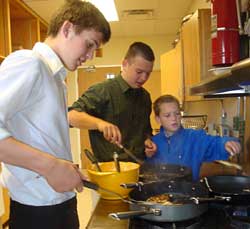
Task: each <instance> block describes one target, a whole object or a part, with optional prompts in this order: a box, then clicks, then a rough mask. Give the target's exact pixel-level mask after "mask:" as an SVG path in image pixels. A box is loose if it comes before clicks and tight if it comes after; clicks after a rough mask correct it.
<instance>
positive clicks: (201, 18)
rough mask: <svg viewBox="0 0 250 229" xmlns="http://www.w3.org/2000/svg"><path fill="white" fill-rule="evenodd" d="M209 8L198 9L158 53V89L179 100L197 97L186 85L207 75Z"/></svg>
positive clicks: (209, 47) (209, 42) (195, 82)
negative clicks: (174, 39)
mask: <svg viewBox="0 0 250 229" xmlns="http://www.w3.org/2000/svg"><path fill="white" fill-rule="evenodd" d="M210 21H211V12H210V9H198V10H197V11H196V12H195V13H194V14H193V15H192V16H191V18H190V19H189V20H188V21H186V22H184V23H183V25H182V27H181V32H180V41H179V42H178V44H177V45H176V47H175V48H174V49H172V50H170V51H169V52H167V53H165V54H163V55H162V56H161V83H162V85H161V93H162V94H172V95H174V96H176V97H177V98H178V99H179V100H180V102H182V101H194V100H201V99H202V97H201V96H190V93H189V88H190V87H192V86H193V85H195V84H198V83H199V82H200V81H201V80H202V79H205V78H206V77H207V76H208V70H209V69H210V68H211V66H212V61H211V38H210V37H211V33H210V28H211V22H210Z"/></svg>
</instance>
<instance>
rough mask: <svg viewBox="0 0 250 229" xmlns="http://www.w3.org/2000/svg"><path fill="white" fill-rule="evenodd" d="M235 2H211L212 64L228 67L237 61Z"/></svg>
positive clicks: (237, 44) (227, 0) (237, 37)
mask: <svg viewBox="0 0 250 229" xmlns="http://www.w3.org/2000/svg"><path fill="white" fill-rule="evenodd" d="M236 1H237V0H212V1H211V2H212V23H211V27H212V28H211V30H212V31H211V35H212V64H213V65H214V66H230V65H232V64H234V63H235V62H237V61H239V52H240V51H239V42H240V41H239V39H240V38H239V31H238V19H237V8H236Z"/></svg>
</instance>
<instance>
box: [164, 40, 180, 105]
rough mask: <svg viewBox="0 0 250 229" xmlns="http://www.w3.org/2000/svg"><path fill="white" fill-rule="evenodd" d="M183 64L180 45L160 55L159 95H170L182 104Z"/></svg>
mask: <svg viewBox="0 0 250 229" xmlns="http://www.w3.org/2000/svg"><path fill="white" fill-rule="evenodd" d="M182 66H183V64H182V49H181V43H180V42H178V44H177V45H176V47H175V48H174V49H172V50H170V51H168V52H167V53H165V54H163V55H161V94H170V95H173V96H175V97H176V98H178V99H179V101H180V103H182V102H183V67H182Z"/></svg>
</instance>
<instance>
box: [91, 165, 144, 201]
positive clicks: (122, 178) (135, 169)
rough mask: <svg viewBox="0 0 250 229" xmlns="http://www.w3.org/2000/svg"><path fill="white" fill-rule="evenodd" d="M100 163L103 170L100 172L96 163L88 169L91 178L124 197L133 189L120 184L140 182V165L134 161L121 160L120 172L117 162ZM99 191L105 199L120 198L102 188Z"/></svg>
mask: <svg viewBox="0 0 250 229" xmlns="http://www.w3.org/2000/svg"><path fill="white" fill-rule="evenodd" d="M99 165H100V167H101V170H102V172H98V171H97V170H96V167H95V165H91V166H90V168H89V169H87V171H88V176H89V178H90V180H91V181H92V182H94V183H96V184H98V185H99V186H100V187H102V188H105V189H108V190H110V191H114V192H116V193H119V194H120V195H121V196H122V197H124V198H126V197H127V196H128V193H129V192H130V191H131V189H126V188H122V187H120V184H122V183H134V182H138V179H139V167H140V165H139V164H136V163H133V162H122V161H120V168H121V172H120V173H119V172H117V171H116V167H115V163H114V162H113V161H110V162H100V163H99ZM99 193H100V195H101V198H103V199H108V200H117V199H119V197H118V196H115V195H112V194H110V193H107V192H104V191H101V190H100V191H99Z"/></svg>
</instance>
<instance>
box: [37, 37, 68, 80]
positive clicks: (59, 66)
mask: <svg viewBox="0 0 250 229" xmlns="http://www.w3.org/2000/svg"><path fill="white" fill-rule="evenodd" d="M33 50H34V51H35V52H37V53H38V54H39V55H40V56H41V57H42V59H43V61H44V62H45V64H47V66H48V67H49V68H50V70H51V71H52V73H53V75H57V74H59V75H60V76H61V78H62V80H64V79H65V78H66V74H67V71H66V69H65V67H64V66H63V63H62V61H61V60H60V58H59V57H58V56H57V54H56V53H55V52H54V50H53V49H52V48H51V47H49V46H48V45H47V44H45V43H42V42H37V43H36V44H35V46H34V47H33Z"/></svg>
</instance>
